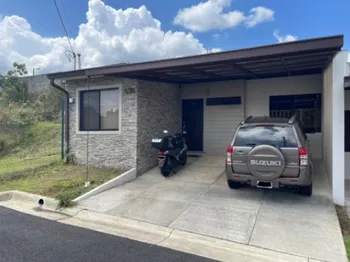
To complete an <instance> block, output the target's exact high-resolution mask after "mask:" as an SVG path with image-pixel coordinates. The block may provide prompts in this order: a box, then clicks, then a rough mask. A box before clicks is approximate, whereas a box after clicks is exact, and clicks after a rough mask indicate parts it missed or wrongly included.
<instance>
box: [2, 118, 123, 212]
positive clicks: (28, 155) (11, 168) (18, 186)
mask: <svg viewBox="0 0 350 262" xmlns="http://www.w3.org/2000/svg"><path fill="white" fill-rule="evenodd" d="M86 171H87V169H86V166H85V165H73V164H69V165H66V164H64V163H63V160H61V159H60V124H57V123H46V122H39V123H38V124H36V125H35V126H33V127H32V128H31V129H30V130H29V131H28V133H27V134H26V136H25V139H24V141H23V143H21V144H20V146H16V147H15V148H13V149H12V150H11V152H10V153H9V154H7V155H6V156H4V157H2V158H0V191H7V190H20V191H24V192H28V193H34V194H40V195H44V196H48V197H55V198H57V199H58V200H60V203H61V205H62V206H69V205H70V204H71V202H70V201H71V200H73V199H74V198H76V197H78V196H79V195H81V194H83V193H85V192H87V191H90V190H92V189H93V188H95V187H97V186H98V185H100V184H103V183H105V182H107V181H109V180H111V179H112V178H114V177H116V176H118V175H120V174H121V172H120V171H118V170H114V169H107V168H93V167H89V177H88V181H90V182H91V186H89V187H88V188H85V187H84V183H85V181H86V179H87V177H86V174H87V172H86Z"/></svg>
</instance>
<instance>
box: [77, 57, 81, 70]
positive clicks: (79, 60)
mask: <svg viewBox="0 0 350 262" xmlns="http://www.w3.org/2000/svg"><path fill="white" fill-rule="evenodd" d="M77 56H78V69H81V54H79V53H78V54H77Z"/></svg>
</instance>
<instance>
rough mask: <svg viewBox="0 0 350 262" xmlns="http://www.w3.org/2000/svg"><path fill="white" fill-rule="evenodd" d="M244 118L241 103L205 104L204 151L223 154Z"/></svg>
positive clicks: (211, 153)
mask: <svg viewBox="0 0 350 262" xmlns="http://www.w3.org/2000/svg"><path fill="white" fill-rule="evenodd" d="M243 119H244V115H243V107H242V105H219V106H206V107H205V109H204V151H205V152H206V153H207V154H209V155H224V154H226V150H227V147H228V146H229V144H230V142H231V139H232V137H233V135H234V132H235V131H236V128H237V126H238V124H239V123H240V122H241V121H242V120H243Z"/></svg>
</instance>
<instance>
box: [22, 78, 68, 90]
mask: <svg viewBox="0 0 350 262" xmlns="http://www.w3.org/2000/svg"><path fill="white" fill-rule="evenodd" d="M22 79H23V81H24V82H25V83H26V84H27V86H28V90H29V92H40V90H41V89H43V88H48V87H50V80H49V79H48V78H47V75H46V74H41V75H32V76H24V77H22ZM58 82H60V81H59V80H57V83H58ZM60 84H61V83H60Z"/></svg>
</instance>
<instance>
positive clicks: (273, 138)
mask: <svg viewBox="0 0 350 262" xmlns="http://www.w3.org/2000/svg"><path fill="white" fill-rule="evenodd" d="M262 144H264V145H272V146H275V147H298V143H297V141H296V138H295V135H294V132H293V129H292V128H291V127H289V126H274V125H262V126H259V125H257V126H254V125H253V126H251V125H250V126H242V127H241V128H240V129H239V131H238V133H237V136H236V139H235V142H234V146H256V145H262Z"/></svg>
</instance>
